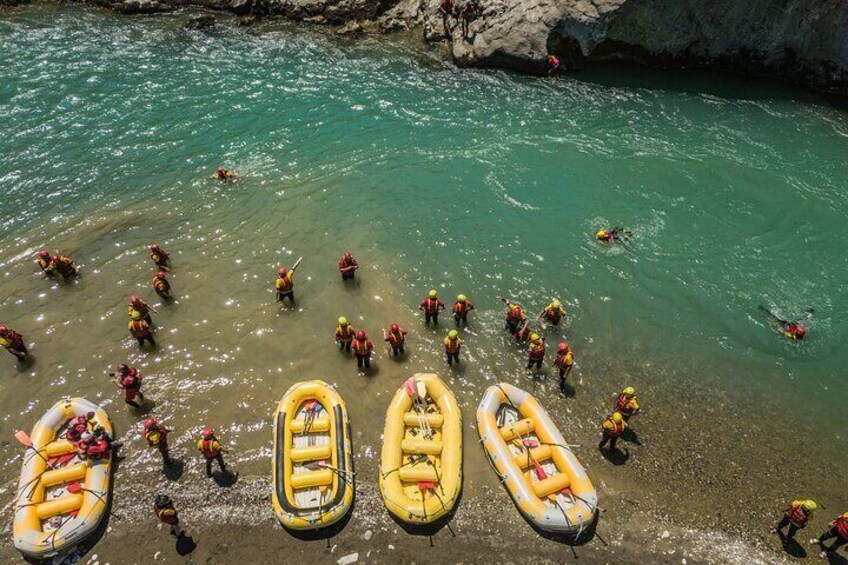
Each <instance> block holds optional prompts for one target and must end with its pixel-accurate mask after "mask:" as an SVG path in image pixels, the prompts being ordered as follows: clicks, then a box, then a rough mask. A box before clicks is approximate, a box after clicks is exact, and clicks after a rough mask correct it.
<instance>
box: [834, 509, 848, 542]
mask: <svg viewBox="0 0 848 565" xmlns="http://www.w3.org/2000/svg"><path fill="white" fill-rule="evenodd" d="M833 527H834V528H836V533H838V534H839V537H840V538H842V539H844V540H848V512H846V513H845V514H843V515H842V516H840V517H839V518H837V519H836V520H834V523H833Z"/></svg>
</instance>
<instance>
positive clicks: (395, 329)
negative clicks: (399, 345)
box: [392, 324, 400, 333]
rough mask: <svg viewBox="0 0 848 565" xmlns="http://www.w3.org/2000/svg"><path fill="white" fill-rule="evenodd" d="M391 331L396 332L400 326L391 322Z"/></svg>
mask: <svg viewBox="0 0 848 565" xmlns="http://www.w3.org/2000/svg"><path fill="white" fill-rule="evenodd" d="M392 331H393V332H394V333H398V332H399V331H400V326H399V325H397V324H392Z"/></svg>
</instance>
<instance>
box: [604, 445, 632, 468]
mask: <svg viewBox="0 0 848 565" xmlns="http://www.w3.org/2000/svg"><path fill="white" fill-rule="evenodd" d="M599 451H600V452H601V455H602V456H603V457H604V459H606V460H607V461H609V462H610V463H612V464H613V465H624V464H625V463H627V460H628V459H630V452H629V451H628V450H627V449H618V448H616V449H607V448H604V447H601V448H599Z"/></svg>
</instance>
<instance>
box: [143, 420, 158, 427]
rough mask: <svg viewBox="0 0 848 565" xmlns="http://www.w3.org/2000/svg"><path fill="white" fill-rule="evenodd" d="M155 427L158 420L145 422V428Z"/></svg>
mask: <svg viewBox="0 0 848 565" xmlns="http://www.w3.org/2000/svg"><path fill="white" fill-rule="evenodd" d="M154 426H156V420H154V419H153V418H150V419H148V420H145V422H144V427H145V428H152V427H154Z"/></svg>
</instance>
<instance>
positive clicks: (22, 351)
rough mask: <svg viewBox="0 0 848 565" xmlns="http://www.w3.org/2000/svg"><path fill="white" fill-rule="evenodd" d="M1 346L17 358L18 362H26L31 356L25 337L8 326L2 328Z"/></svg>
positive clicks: (0, 328)
mask: <svg viewBox="0 0 848 565" xmlns="http://www.w3.org/2000/svg"><path fill="white" fill-rule="evenodd" d="M0 345H2V346H3V347H4V348H6V351H8V352H9V353H11V354H12V355H14V356H15V357H17V359H18V361H24V360H25V359H26V358H27V355H29V352H28V351H27V347H26V344H25V343H24V336H22V335H21V334H19V333H18V332H16V331H13V330H10V329H9V328H7V327H6V326H0Z"/></svg>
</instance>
